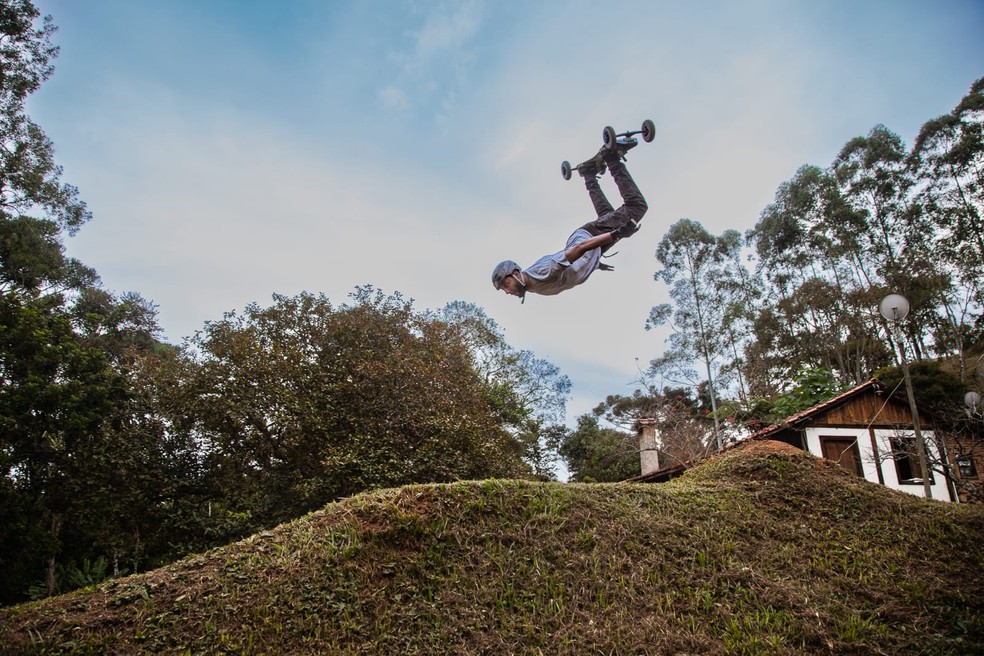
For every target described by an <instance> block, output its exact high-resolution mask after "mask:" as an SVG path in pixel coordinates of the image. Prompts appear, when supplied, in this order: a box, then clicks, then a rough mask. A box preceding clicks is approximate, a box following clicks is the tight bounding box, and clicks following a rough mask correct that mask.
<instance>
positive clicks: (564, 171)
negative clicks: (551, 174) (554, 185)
mask: <svg viewBox="0 0 984 656" xmlns="http://www.w3.org/2000/svg"><path fill="white" fill-rule="evenodd" d="M560 174H561V175H562V176H564V180H570V179H571V163H570V162H568V161H567V160H566V159H565V160H564V161H563V162H561V163H560Z"/></svg>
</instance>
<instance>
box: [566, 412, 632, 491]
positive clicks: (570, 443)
mask: <svg viewBox="0 0 984 656" xmlns="http://www.w3.org/2000/svg"><path fill="white" fill-rule="evenodd" d="M560 455H561V456H562V457H563V458H564V460H565V461H566V463H567V467H568V469H569V470H570V473H571V480H572V481H574V482H576V483H615V482H618V481H624V480H626V479H628V478H631V477H633V476H638V475H639V471H640V470H639V443H638V441H637V440H636V438H635V436H634V435H632V434H631V433H627V432H624V431H620V430H614V429H611V428H602V427H601V426H600V425H599V423H598V418H597V417H595V416H593V415H589V414H586V415H581V416H580V417H578V418H577V428H576V429H574V430H573V431H570V432H568V433H567V434H566V435H565V436H564V438H563V441H562V443H561V445H560Z"/></svg>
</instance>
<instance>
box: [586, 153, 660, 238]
mask: <svg viewBox="0 0 984 656" xmlns="http://www.w3.org/2000/svg"><path fill="white" fill-rule="evenodd" d="M608 168H609V170H610V171H611V172H612V177H613V178H614V179H615V185H616V186H617V187H618V191H619V193H620V194H621V195H622V203H623V204H622V206H621V207H619V208H618V209H616V210H612V211H611V212H608V213H606V214H604V215H602V216H599V217H598V218H597V219H596V220H594V221H591V222H590V223H587V224H585V225H584V226H582V227H583V228H584V229H585V230H587V231H588V232H590V233H591V234H593V235H597V234H601V233H603V232H612V231H613V230H617V229H619V228H621V230H620V233H622V234H621V235H620V237H619V238H624V237H627V236H629V235H631V234H633V233H634V232H635V231H636V230H638V229H639V221H640V220H641V219H642V217H643V215H644V214H645V213H646V210H647V209H648V205H647V204H646V199H645V198H643V196H642V193H641V192H640V191H639V188H638V187H637V186H636V183H635V181H634V180H633V179H632V176H631V175H629V171H628V169H626V168H625V164H624V163H623V162H622V161H621V160H619V159H616V158H614V157H613V158H612V160H611V161H609V162H608ZM623 226H625V227H623Z"/></svg>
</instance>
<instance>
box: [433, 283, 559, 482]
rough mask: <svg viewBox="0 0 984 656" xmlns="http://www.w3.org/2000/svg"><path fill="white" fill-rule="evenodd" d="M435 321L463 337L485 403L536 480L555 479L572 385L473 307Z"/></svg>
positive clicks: (454, 306) (457, 306) (456, 306)
mask: <svg viewBox="0 0 984 656" xmlns="http://www.w3.org/2000/svg"><path fill="white" fill-rule="evenodd" d="M436 316H437V318H438V319H439V320H441V321H444V322H446V323H449V324H451V325H453V326H454V327H455V328H456V329H457V330H458V331H460V334H461V337H462V339H463V340H464V344H465V346H466V347H467V348H468V350H469V351H470V352H471V354H472V360H473V363H474V367H475V370H476V372H477V373H478V375H479V376H480V377H481V378H482V380H483V382H484V388H485V399H486V401H487V402H488V403H489V405H490V406H491V407H492V409H493V411H494V412H495V413H496V416H497V417H498V418H499V420H500V421H501V423H502V424H503V425H504V426H505V427H506V429H507V430H508V431H509V432H510V434H512V435H513V437H514V438H515V439H516V440H517V441H518V442H519V443H521V444H523V445H525V459H526V461H527V462H528V463H529V464H530V466H532V467H533V471H534V473H535V475H536V476H537V477H538V478H541V479H552V478H554V466H555V463H556V450H557V448H558V445H559V443H560V440H562V439H563V438H562V436H563V435H564V434H565V433H566V429H565V427H564V426H563V422H564V419H565V409H566V402H567V397H568V396H569V394H570V389H571V382H570V379H569V378H568V377H567V376H564V375H562V374H561V373H560V369H559V368H558V367H557V366H555V365H554V364H552V363H550V362H548V361H547V360H544V359H542V358H538V357H536V355H535V354H534V353H533V352H532V351H528V350H516V349H514V348H512V347H511V346H510V345H509V344H508V343H507V342H506V339H505V336H504V335H503V334H502V331H501V330H500V329H499V326H498V325H497V324H496V323H495V321H494V320H492V319H491V318H490V317H488V315H486V314H485V311H484V310H482V309H481V308H479V307H477V306H475V305H474V304H471V303H464V302H462V301H456V302H453V303H450V304H448V305H447V306H446V307H445V308H443V309H442V310H441V312H440V313H438V314H437V315H436Z"/></svg>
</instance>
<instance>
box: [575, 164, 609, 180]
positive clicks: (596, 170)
mask: <svg viewBox="0 0 984 656" xmlns="http://www.w3.org/2000/svg"><path fill="white" fill-rule="evenodd" d="M607 168H608V167H607V166H605V162H604V160H599V161H598V162H591V163H590V164H588V165H587V166H584V165H582V166H581V167H580V168H578V170H577V171H578V173H580V174H581V177H582V178H597V177H598V176H599V175H605V171H606V170H607Z"/></svg>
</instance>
